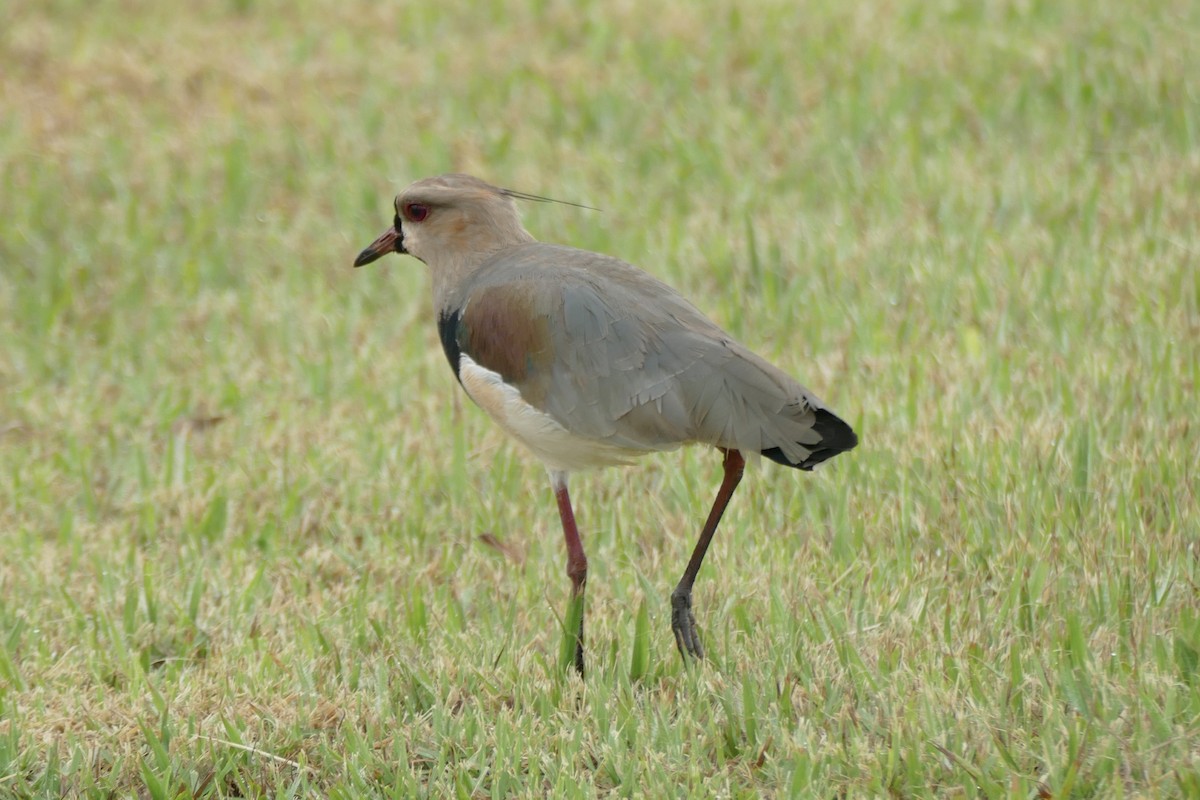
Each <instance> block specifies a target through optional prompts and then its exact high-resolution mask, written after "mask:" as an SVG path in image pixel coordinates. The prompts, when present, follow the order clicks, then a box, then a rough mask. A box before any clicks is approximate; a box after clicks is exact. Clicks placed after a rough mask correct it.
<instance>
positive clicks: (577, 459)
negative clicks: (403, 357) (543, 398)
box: [458, 353, 646, 472]
mask: <svg viewBox="0 0 1200 800" xmlns="http://www.w3.org/2000/svg"><path fill="white" fill-rule="evenodd" d="M458 378H459V380H460V381H462V385H463V388H464V389H466V390H467V394H468V395H470V397H471V399H472V400H474V401H475V403H476V404H477V405H478V406H479V407H480V408H482V409H483V410H484V411H486V412H487V413H488V416H490V417H491V418H492V419H494V420H496V422H497V423H498V424H499V425H500V427H501V428H503V429H504V431H505V432H506V433H508V435H509V436H512V437H513V438H514V439H516V440H517V441H518V442H520V443H521V444H523V445H525V447H526V448H528V449H529V451H530V452H532V453H533V454H534V455H535V456H537V457H538V458H539V459H541V460H542V462H543V463H545V465H546V466H547V467H548V468H549V469H551V470H562V471H566V472H572V471H575V470H580V469H588V468H590V467H603V466H609V465H612V464H628V463H630V462H631V460H632V459H633V458H636V457H637V456H642V455H646V453H645V451H642V450H629V449H626V448H622V447H614V446H613V445H610V444H605V443H604V442H599V441H596V440H595V439H585V438H583V437H581V436H576V435H575V434H573V433H571V432H570V431H568V430H567V429H566V428H564V427H563V426H562V425H561V424H559V422H558V420H556V419H554V418H553V417H551V416H550V415H549V414H547V413H545V412H543V411H540V410H538V409H537V408H535V407H533V406H531V405H530V404H529V403H526V402H525V400H524V398H522V397H521V393H520V392H519V391H517V390H516V388H515V387H513V386H510V385H508V384H507V383H505V382H504V379H503V378H501V377H500V375H499V373H496V372H492V371H491V370H490V369H487V368H486V367H481V366H479V365H478V364H476V363H475V362H474V361H472V360H471V358H470V357H469V356H468V355H467V354H466V353H463V354H461V355H460V356H459V362H458Z"/></svg>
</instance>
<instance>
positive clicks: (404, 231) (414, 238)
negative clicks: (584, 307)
mask: <svg viewBox="0 0 1200 800" xmlns="http://www.w3.org/2000/svg"><path fill="white" fill-rule="evenodd" d="M518 196H520V195H519V194H517V193H513V192H509V191H508V190H505V189H500V188H497V187H495V186H492V185H491V184H489V183H486V182H484V181H481V180H479V179H478V178H474V177H471V176H470V175H460V174H449V175H439V176H437V177H436V178H425V179H424V180H420V181H417V182H416V183H413V184H411V185H410V186H408V188H406V189H405V190H404V191H402V192H401V193H400V194H398V195H397V196H396V202H395V217H394V218H393V220H392V227H390V228H388V229H387V230H386V231H384V232H383V234H382V235H380V237H379V238H378V239H376V240H375V241H373V242H371V244H370V245H369V246H368V247H367V248H366V249H365V250H363V251H362V252H361V253H359V254H358V258H356V259H355V260H354V266H356V267H361V266H364V265H365V264H370V263H371V262H372V261H375V260H377V259H379V258H381V257H383V256H385V255H387V254H388V253H406V254H408V255H411V256H413V257H414V258H418V259H420V260H421V261H424V262H425V263H426V264H428V265H430V266H431V267H433V268H434V269H435V270H439V271H440V270H442V269H450V270H455V271H457V270H461V269H463V268H465V267H469V266H471V265H478V264H479V263H481V262H482V261H483V260H484V259H485V258H486V257H487V256H489V255H491V254H492V253H495V252H497V251H498V250H503V249H505V248H507V247H512V246H515V245H518V244H524V243H526V242H532V241H533V237H532V236H531V235H530V234H529V232H528V231H526V230H525V228H524V227H522V225H521V218H520V216H519V215H518V214H517V209H516V205H515V204H514V203H513V197H518Z"/></svg>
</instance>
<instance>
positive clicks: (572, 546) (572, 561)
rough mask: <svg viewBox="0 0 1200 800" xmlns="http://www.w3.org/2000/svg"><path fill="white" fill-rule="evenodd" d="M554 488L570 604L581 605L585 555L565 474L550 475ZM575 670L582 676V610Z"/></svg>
mask: <svg viewBox="0 0 1200 800" xmlns="http://www.w3.org/2000/svg"><path fill="white" fill-rule="evenodd" d="M550 483H551V485H552V486H553V487H554V499H555V500H557V501H558V515H559V517H561V518H562V527H563V538H565V539H566V542H567V576H568V577H570V579H571V602H572V604H574V603H580V604H582V603H583V592H584V589H585V588H586V586H587V554H586V553H584V552H583V542H582V541H581V540H580V539H579V528H578V527H576V525H575V512H574V511H572V510H571V496H570V495H569V494H568V493H567V473H565V472H552V473H550ZM575 670H576V671H577V672H578V673H579V674H580V675H583V608H582V607H580V609H579V633H578V634H577V636H576V638H575Z"/></svg>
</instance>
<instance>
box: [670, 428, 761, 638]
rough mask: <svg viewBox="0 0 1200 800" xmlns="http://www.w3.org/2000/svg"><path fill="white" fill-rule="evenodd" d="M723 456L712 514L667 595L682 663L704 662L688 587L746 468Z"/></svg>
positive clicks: (733, 455) (732, 454) (734, 454)
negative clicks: (697, 659)
mask: <svg viewBox="0 0 1200 800" xmlns="http://www.w3.org/2000/svg"><path fill="white" fill-rule="evenodd" d="M723 452H724V453H725V462H724V466H725V477H724V479H723V480H722V481H721V488H720V489H718V490H717V499H716V500H714V501H713V506H712V510H711V511H709V512H708V519H707V520H706V521H705V523H704V528H703V529H702V530H701V531H700V541H698V542H696V549H695V550H693V551H692V557H691V559H690V560H689V561H688V565H687V569H685V570H684V571H683V577H682V578H680V579H679V584H678V585H677V586H676V587H675V591H673V592H671V630H672V631H674V633H675V645H676V646H677V647H678V648H679V653H680V655H682V656H683V658H684V660H685V661H686V660H687V657H688V656H689V655H690V656H695V657H696V658H704V647H703V646H702V645H701V644H700V636H699V635H698V634H697V633H696V618H695V617H693V616H692V584H693V583H695V582H696V573H698V572H699V571H700V565H701V564H702V563H704V554H705V553H707V552H708V545H709V542H711V541H712V537H713V534H714V533H716V532H717V525H718V524H719V523H720V522H721V515H722V514H724V513H725V506H727V505H729V498H731V497H733V490H734V489H736V488H737V485H738V483H739V482H740V481H741V480H742V471H743V470H744V469H745V466H746V459H744V458H743V457H742V454H741V453H740V452H739V451H737V450H724V451H723Z"/></svg>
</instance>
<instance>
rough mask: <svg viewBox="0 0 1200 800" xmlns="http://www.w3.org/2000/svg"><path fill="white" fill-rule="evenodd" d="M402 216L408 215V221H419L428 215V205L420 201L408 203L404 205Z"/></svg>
mask: <svg viewBox="0 0 1200 800" xmlns="http://www.w3.org/2000/svg"><path fill="white" fill-rule="evenodd" d="M404 216H406V217H408V219H409V221H410V222H420V221H421V220H423V219H425V218H426V217H428V216H429V206H423V205H421V204H420V203H409V204H408V205H406V206H405V207H404Z"/></svg>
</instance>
